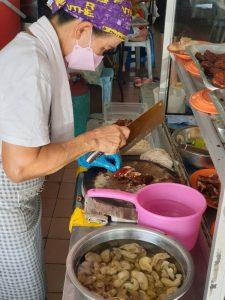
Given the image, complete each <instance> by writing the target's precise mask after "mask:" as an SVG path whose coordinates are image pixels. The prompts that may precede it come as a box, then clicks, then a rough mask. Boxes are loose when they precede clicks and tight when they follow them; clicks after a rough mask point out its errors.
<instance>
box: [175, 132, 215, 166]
mask: <svg viewBox="0 0 225 300" xmlns="http://www.w3.org/2000/svg"><path fill="white" fill-rule="evenodd" d="M172 137H173V139H174V142H175V145H176V146H177V149H178V151H179V152H180V155H181V157H182V158H183V160H184V162H187V163H189V164H190V165H192V166H194V167H196V168H199V169H202V168H213V162H212V160H211V158H210V155H209V153H208V151H207V150H206V151H205V153H203V151H201V152H200V151H198V149H196V151H195V150H194V149H193V148H194V147H192V149H191V150H190V149H184V148H182V147H181V145H184V144H188V143H189V142H190V139H192V138H201V134H200V130H199V128H198V127H197V126H188V127H186V128H183V129H177V130H175V131H174V132H173V134H172Z"/></svg>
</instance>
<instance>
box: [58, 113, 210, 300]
mask: <svg viewBox="0 0 225 300" xmlns="http://www.w3.org/2000/svg"><path fill="white" fill-rule="evenodd" d="M96 124H97V125H98V126H99V125H100V124H101V118H100V117H99V116H93V119H92V120H91V122H90V123H89V126H88V127H89V128H88V129H89V130H90V129H93V127H95V126H96ZM150 138H151V141H150V142H151V144H152V145H153V146H154V147H155V148H158V147H159V148H164V149H165V150H166V151H168V153H169V154H170V155H171V157H172V159H173V160H174V162H175V167H176V170H177V172H178V173H179V174H180V176H182V177H183V178H187V176H186V175H187V174H186V171H185V169H184V166H183V163H182V161H181V158H180V156H179V155H178V153H177V150H176V148H175V146H174V145H173V143H172V140H171V138H170V135H169V132H168V129H167V127H166V126H165V125H164V124H163V125H161V126H159V127H158V128H157V129H156V130H154V131H153V133H152V135H151V137H150ZM113 224H116V223H113ZM109 226H113V225H109ZM93 230H95V229H93V228H85V227H79V228H74V229H73V232H72V235H71V239H70V249H71V247H72V246H73V245H74V244H75V243H76V241H78V240H79V239H80V238H82V237H83V236H85V235H86V234H88V233H90V232H92V231H93ZM203 230H204V224H203ZM203 230H202V231H201V232H200V235H199V239H198V242H197V244H196V246H195V248H194V249H193V250H192V252H191V254H192V257H193V260H194V265H195V268H196V269H195V279H194V282H193V285H192V288H191V289H190V290H189V292H188V293H187V294H186V295H185V296H183V297H182V300H202V299H203V293H204V286H205V279H206V273H207V262H208V260H209V257H208V255H209V246H208V243H207V242H206V238H205V235H204V234H203ZM62 299H63V300H83V299H80V296H77V295H76V294H75V289H74V287H73V284H72V283H71V282H70V280H69V278H68V277H67V275H66V276H65V282H64V290H63V298H62Z"/></svg>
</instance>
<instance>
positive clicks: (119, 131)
mask: <svg viewBox="0 0 225 300" xmlns="http://www.w3.org/2000/svg"><path fill="white" fill-rule="evenodd" d="M128 136H129V129H128V128H127V127H119V126H117V125H109V126H105V127H102V128H99V129H95V130H93V131H90V132H87V133H85V134H82V135H80V136H78V137H76V138H73V139H71V140H70V141H68V142H65V143H57V144H48V145H46V146H43V147H24V146H18V145H13V144H10V143H6V142H4V141H3V143H2V161H3V168H4V171H5V173H6V175H7V176H8V177H9V178H10V179H11V180H12V181H13V182H16V183H19V182H22V181H25V180H28V179H32V178H37V177H41V176H46V175H49V174H52V173H54V172H56V171H58V170H59V169H61V168H63V167H64V166H65V165H67V164H68V163H70V162H72V161H74V160H76V159H77V158H78V157H80V156H81V155H83V154H85V153H87V152H90V151H96V150H98V151H102V152H104V153H116V152H117V151H118V150H119V148H121V147H122V146H124V145H125V144H126V139H127V138H128Z"/></svg>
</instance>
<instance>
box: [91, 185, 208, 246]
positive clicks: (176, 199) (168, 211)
mask: <svg viewBox="0 0 225 300" xmlns="http://www.w3.org/2000/svg"><path fill="white" fill-rule="evenodd" d="M87 196H88V197H100V198H102V197H104V198H114V199H120V200H125V201H129V202H131V203H133V204H134V205H135V207H136V210H137V213H138V224H140V225H145V226H149V227H151V228H155V229H158V230H161V231H163V232H165V233H167V234H168V235H171V236H172V237H174V238H175V239H177V240H178V241H180V242H181V243H182V244H183V245H184V246H185V247H186V248H187V249H188V250H191V249H192V248H193V247H194V245H195V243H196V241H197V238H198V233H199V228H200V224H201V218H202V215H203V213H204V211H205V210H206V200H205V198H204V196H203V195H202V194H201V193H199V192H198V191H196V190H195V189H193V188H191V187H188V186H186V185H182V184H176V183H156V184H150V185H148V186H146V187H144V188H142V189H140V190H139V191H138V192H137V193H136V194H132V193H128V192H123V191H120V190H111V189H92V190H89V191H88V193H87Z"/></svg>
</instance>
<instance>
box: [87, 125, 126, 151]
mask: <svg viewBox="0 0 225 300" xmlns="http://www.w3.org/2000/svg"><path fill="white" fill-rule="evenodd" d="M129 134H130V131H129V129H128V128H127V127H125V126H118V125H107V126H104V127H101V128H97V129H95V130H92V131H89V132H87V133H85V134H84V136H85V138H87V142H88V143H90V144H91V148H92V151H101V152H104V153H107V154H114V153H117V152H118V151H119V149H120V148H121V147H123V146H124V145H126V141H127V138H128V137H129Z"/></svg>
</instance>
